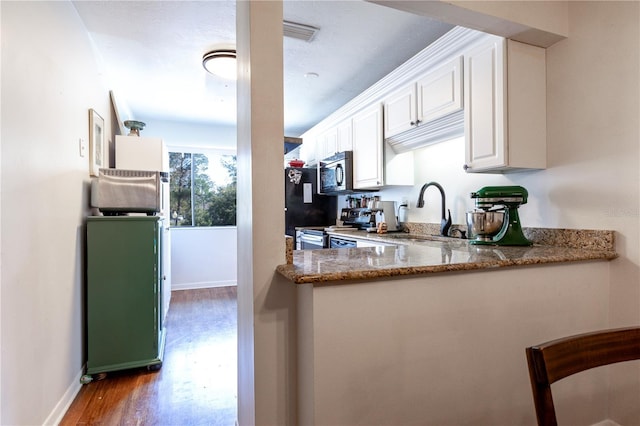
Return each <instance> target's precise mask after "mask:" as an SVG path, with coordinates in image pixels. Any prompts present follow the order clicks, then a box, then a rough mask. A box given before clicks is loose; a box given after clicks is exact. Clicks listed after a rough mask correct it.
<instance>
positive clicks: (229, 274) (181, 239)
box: [170, 226, 238, 290]
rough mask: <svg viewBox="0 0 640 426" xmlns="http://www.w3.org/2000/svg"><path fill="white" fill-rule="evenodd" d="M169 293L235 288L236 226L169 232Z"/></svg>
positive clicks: (236, 272) (173, 229) (172, 229)
mask: <svg viewBox="0 0 640 426" xmlns="http://www.w3.org/2000/svg"><path fill="white" fill-rule="evenodd" d="M170 232H171V290H186V289H192V288H204V287H223V286H229V285H236V283H237V280H238V271H237V258H238V254H237V236H238V235H237V234H238V232H237V228H236V227H235V226H221V227H194V228H171V231H170Z"/></svg>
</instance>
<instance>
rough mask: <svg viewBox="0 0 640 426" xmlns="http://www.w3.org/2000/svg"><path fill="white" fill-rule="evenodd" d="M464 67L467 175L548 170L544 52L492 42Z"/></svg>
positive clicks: (474, 53)
mask: <svg viewBox="0 0 640 426" xmlns="http://www.w3.org/2000/svg"><path fill="white" fill-rule="evenodd" d="M464 67H465V68H464V99H465V100H464V102H465V109H464V115H465V117H464V122H465V144H466V145H465V166H464V167H465V170H467V171H468V172H490V173H491V172H493V173H502V172H505V171H513V170H524V169H544V168H545V167H546V156H547V151H546V58H545V50H544V49H542V48H540V47H536V46H531V45H527V44H524V43H519V42H516V41H513V40H505V39H503V38H500V37H492V38H490V39H489V40H488V41H487V42H486V43H483V44H481V45H478V46H477V47H476V48H474V49H472V50H471V51H470V52H469V53H467V54H465V64H464Z"/></svg>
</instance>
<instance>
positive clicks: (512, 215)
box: [467, 186, 532, 246]
mask: <svg viewBox="0 0 640 426" xmlns="http://www.w3.org/2000/svg"><path fill="white" fill-rule="evenodd" d="M528 196H529V193H528V192H527V190H526V189H525V188H523V187H521V186H485V187H484V188H481V189H480V190H478V191H476V192H472V193H471V198H472V199H474V200H475V203H476V209H477V210H474V211H472V212H468V213H467V225H468V226H469V232H470V235H475V236H476V237H475V238H474V239H472V240H470V241H469V243H470V244H474V245H499V246H530V245H531V244H532V243H531V241H529V240H527V238H526V237H525V236H524V234H523V233H522V226H521V225H520V216H519V215H518V207H519V206H520V205H521V204H526V203H527V197H528Z"/></svg>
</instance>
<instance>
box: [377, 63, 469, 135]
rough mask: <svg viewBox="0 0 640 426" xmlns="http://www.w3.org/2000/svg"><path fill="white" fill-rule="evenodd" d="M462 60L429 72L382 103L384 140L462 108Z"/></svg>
mask: <svg viewBox="0 0 640 426" xmlns="http://www.w3.org/2000/svg"><path fill="white" fill-rule="evenodd" d="M462 64H463V59H462V56H458V57H456V58H455V59H453V60H450V61H448V62H446V63H445V64H443V65H441V66H439V67H438V68H436V69H435V70H429V71H428V72H427V73H425V74H424V75H422V76H421V77H419V78H418V79H417V81H416V82H413V83H411V84H409V85H407V86H405V87H403V88H401V89H399V90H397V91H395V92H393V93H392V94H391V95H390V96H389V97H387V98H386V99H385V100H384V137H385V138H386V139H388V138H393V137H394V136H396V135H398V134H400V133H403V132H405V131H407V130H411V129H414V128H416V127H419V126H421V125H424V124H427V123H429V122H431V121H434V120H437V119H439V118H441V117H444V116H446V115H448V114H451V113H453V112H456V111H461V110H462V107H463V103H462V102H463V98H462V85H463V83H462Z"/></svg>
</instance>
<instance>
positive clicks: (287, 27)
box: [283, 21, 320, 42]
mask: <svg viewBox="0 0 640 426" xmlns="http://www.w3.org/2000/svg"><path fill="white" fill-rule="evenodd" d="M283 26H284V36H285V37H291V38H297V39H298V40H304V41H306V42H310V41H311V40H313V38H314V37H315V36H316V33H317V32H318V31H320V28H316V27H312V26H310V25H304V24H297V23H295V22H289V21H284V22H283Z"/></svg>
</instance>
